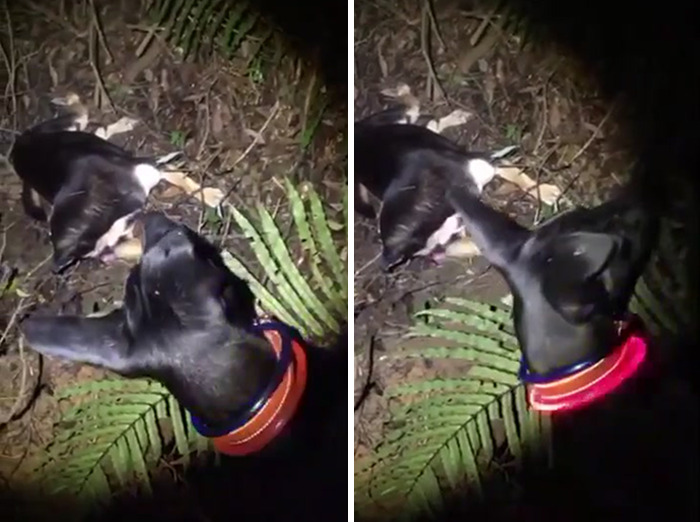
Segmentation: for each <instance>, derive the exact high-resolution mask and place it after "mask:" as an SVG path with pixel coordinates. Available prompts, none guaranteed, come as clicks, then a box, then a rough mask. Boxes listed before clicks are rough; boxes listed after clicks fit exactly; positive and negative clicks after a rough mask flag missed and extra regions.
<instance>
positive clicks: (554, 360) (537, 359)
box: [448, 186, 658, 375]
mask: <svg viewBox="0 0 700 522" xmlns="http://www.w3.org/2000/svg"><path fill="white" fill-rule="evenodd" d="M448 199H449V201H450V202H451V203H452V204H453V206H454V207H455V208H456V209H457V210H458V211H459V212H460V213H461V214H462V215H463V217H464V219H465V225H466V228H467V230H468V231H469V233H470V234H471V236H472V239H473V240H474V242H475V243H476V244H477V245H478V247H479V248H480V250H481V252H482V254H483V255H484V257H486V258H487V259H488V260H489V262H491V263H492V264H493V265H494V266H495V267H496V268H497V269H498V270H499V271H500V272H501V273H502V274H503V275H504V277H505V278H506V280H507V281H508V284H509V287H510V289H511V292H512V294H513V313H514V323H515V330H516V334H517V337H518V340H519V343H520V346H521V349H522V352H523V355H524V358H525V360H526V362H527V364H528V366H529V368H530V370H531V371H532V372H534V373H536V374H540V375H545V374H548V373H549V372H551V371H553V370H557V369H561V368H563V367H566V366H569V365H572V364H575V363H578V362H582V361H584V360H595V359H597V358H600V357H603V356H605V355H607V354H608V353H609V352H610V351H611V350H612V349H613V348H614V347H615V345H616V342H617V335H618V326H619V322H620V321H621V320H623V319H624V317H625V314H626V312H627V307H628V305H629V301H630V299H631V297H632V292H633V290H634V287H635V285H636V283H637V280H638V278H639V277H640V276H641V274H642V271H643V270H644V267H645V266H646V263H647V261H648V259H649V257H650V255H651V251H652V249H653V248H654V245H655V241H656V236H657V233H658V218H657V216H656V215H655V214H653V213H648V212H647V210H646V209H645V208H644V206H643V204H642V203H641V201H640V200H639V199H638V198H637V197H636V196H635V195H634V194H632V193H626V194H623V195H622V196H621V197H619V198H616V199H613V200H611V201H609V202H607V203H604V204H603V205H600V206H598V207H595V208H591V209H576V210H572V211H569V212H567V213H564V214H561V215H559V216H556V217H554V218H552V219H550V220H549V221H548V222H546V223H544V224H542V225H541V226H539V227H538V228H536V229H534V230H528V229H526V228H524V227H521V226H520V225H518V224H517V223H516V222H515V221H513V220H512V219H510V218H509V217H508V216H506V215H504V214H502V213H500V212H498V211H496V210H494V209H492V208H491V207H489V206H488V205H486V204H485V203H483V202H482V201H480V200H479V198H478V197H477V196H474V195H473V194H472V193H471V192H470V191H468V190H465V189H464V188H462V187H460V186H453V188H452V189H451V192H450V193H449V194H448Z"/></svg>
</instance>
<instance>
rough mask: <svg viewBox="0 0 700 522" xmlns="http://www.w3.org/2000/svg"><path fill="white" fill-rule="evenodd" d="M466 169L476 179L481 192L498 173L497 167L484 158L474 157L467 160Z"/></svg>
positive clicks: (475, 181)
mask: <svg viewBox="0 0 700 522" xmlns="http://www.w3.org/2000/svg"><path fill="white" fill-rule="evenodd" d="M465 170H466V172H467V174H469V175H470V176H471V177H472V179H473V180H474V183H475V184H476V186H477V189H478V190H479V193H481V192H482V191H483V190H484V187H485V186H486V185H488V184H489V182H490V181H491V180H492V179H493V178H494V176H495V175H496V169H495V168H494V167H493V165H491V164H490V163H489V162H488V161H486V160H483V159H472V160H469V161H467V164H466V165H465Z"/></svg>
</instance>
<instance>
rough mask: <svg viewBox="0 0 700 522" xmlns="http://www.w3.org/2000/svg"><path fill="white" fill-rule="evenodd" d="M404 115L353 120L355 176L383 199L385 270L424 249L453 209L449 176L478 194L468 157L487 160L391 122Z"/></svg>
mask: <svg viewBox="0 0 700 522" xmlns="http://www.w3.org/2000/svg"><path fill="white" fill-rule="evenodd" d="M402 115H403V117H405V109H403V110H398V109H389V110H388V111H384V112H381V113H378V114H375V115H372V116H370V117H368V118H367V119H365V120H362V121H360V122H357V123H355V179H356V181H357V182H358V183H360V184H362V185H363V186H364V187H366V188H367V189H368V190H369V192H370V193H371V194H373V195H374V196H375V197H377V198H379V199H380V200H381V201H382V205H381V209H380V212H379V231H380V236H381V239H382V247H383V251H382V258H383V265H384V267H385V268H386V269H390V268H392V267H394V266H396V265H398V264H400V263H402V262H404V261H407V260H408V259H410V258H411V257H413V256H414V255H415V254H416V253H417V252H419V251H420V250H422V249H423V248H424V247H425V246H426V241H427V240H428V238H429V237H430V235H431V234H432V233H433V232H435V231H436V230H438V229H439V228H440V226H441V225H442V224H443V223H444V222H445V220H446V219H447V218H449V217H450V216H452V215H454V214H455V211H454V209H453V208H451V207H450V205H449V204H448V203H447V202H446V201H445V199H444V194H445V191H446V189H447V187H448V186H449V185H450V182H451V179H452V177H454V176H456V177H458V178H460V179H465V180H467V184H468V186H469V187H470V190H471V191H472V192H473V193H474V194H476V195H478V194H479V192H480V191H479V187H478V186H477V185H476V183H475V182H474V180H473V179H472V178H471V177H470V176H468V175H467V172H469V162H470V161H471V160H474V159H484V160H486V159H488V157H487V156H486V155H484V154H479V153H470V152H467V151H465V150H464V149H463V148H462V147H460V146H459V145H457V144H455V143H453V142H452V141H450V140H449V139H447V138H445V137H443V136H441V135H439V134H437V133H435V132H433V131H431V130H429V129H427V128H425V127H421V126H418V125H412V124H401V123H390V122H391V121H397V120H401V119H402ZM356 190H357V189H356Z"/></svg>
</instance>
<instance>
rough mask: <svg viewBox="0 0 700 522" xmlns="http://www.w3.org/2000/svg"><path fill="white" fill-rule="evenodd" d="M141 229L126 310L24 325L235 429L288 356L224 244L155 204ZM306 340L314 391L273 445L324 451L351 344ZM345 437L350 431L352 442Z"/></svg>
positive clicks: (49, 348)
mask: <svg viewBox="0 0 700 522" xmlns="http://www.w3.org/2000/svg"><path fill="white" fill-rule="evenodd" d="M135 231H136V234H137V235H138V236H140V238H141V240H142V242H143V255H142V257H141V260H140V263H139V264H137V265H136V266H134V267H133V268H132V269H131V271H130V273H129V276H128V278H127V281H126V289H125V296H124V305H123V308H121V309H118V310H116V311H113V312H111V313H109V314H108V315H106V316H103V317H76V316H52V317H41V316H37V315H34V316H30V317H28V318H27V319H25V321H24V322H23V323H22V326H21V329H22V331H23V333H24V335H25V337H26V339H27V341H28V343H29V344H30V346H31V347H32V348H34V349H35V350H36V351H38V352H40V353H42V354H44V355H51V356H57V357H63V358H65V359H69V360H72V361H76V362H81V363H87V364H91V365H95V366H99V367H103V368H107V369H109V370H112V371H114V372H116V373H118V374H120V375H123V376H126V377H149V378H153V379H155V380H157V381H159V382H161V383H162V384H164V385H165V386H166V387H167V388H168V389H169V390H170V392H171V393H172V394H173V395H174V396H175V397H176V398H177V399H178V401H179V402H180V403H181V404H182V406H183V407H184V408H186V409H187V410H188V411H189V412H190V413H191V414H192V415H193V417H196V418H197V419H198V420H199V423H200V424H201V425H204V426H206V429H207V430H208V431H211V432H221V433H226V432H227V430H228V428H227V427H228V426H230V425H231V423H232V421H237V420H238V419H244V420H245V419H246V418H249V417H250V415H251V411H252V408H251V405H252V404H257V403H260V402H261V401H264V400H265V399H267V398H269V396H270V393H271V392H272V391H274V388H275V386H272V388H271V385H274V384H276V379H277V378H278V377H279V373H280V368H281V360H282V359H283V357H282V356H279V357H278V356H277V355H276V353H275V350H274V349H273V346H272V345H271V344H270V341H269V340H268V338H267V337H266V336H265V335H264V334H263V333H261V332H260V331H259V330H256V328H255V327H254V325H255V324H256V313H255V308H254V297H253V294H252V292H251V291H250V289H249V287H248V285H247V284H246V283H245V282H244V281H242V280H241V279H239V278H238V277H236V276H235V275H234V274H233V273H232V272H230V271H229V270H228V268H227V267H226V266H225V264H224V262H223V260H222V259H221V256H220V254H219V252H218V250H217V249H216V247H214V246H213V245H212V244H210V243H209V242H208V241H206V240H205V239H204V238H202V237H201V236H199V235H197V234H196V233H195V232H193V231H192V230H190V229H189V228H188V227H186V226H184V225H179V224H177V223H175V222H173V221H171V220H170V219H168V218H167V217H165V216H164V215H162V214H159V213H154V212H149V213H145V214H143V215H141V216H139V218H138V220H137V222H136V227H135ZM306 348H307V349H306V360H307V373H308V375H309V376H310V377H309V378H308V379H307V382H308V384H307V387H306V391H305V392H304V394H303V395H302V400H301V401H300V404H299V407H298V409H297V412H296V414H295V415H294V417H292V420H291V421H290V422H289V423H288V425H287V428H288V429H287V430H286V432H287V433H288V436H281V437H280V440H281V441H282V442H278V441H277V439H275V440H274V441H273V443H271V444H270V445H269V450H268V453H271V454H280V453H285V452H287V450H285V449H284V448H294V449H295V450H298V449H299V447H304V446H307V445H309V446H310V447H311V448H314V449H313V450H312V451H317V450H318V448H319V446H320V443H319V442H318V439H319V438H320V439H324V438H325V437H326V435H327V434H328V429H327V428H326V426H328V422H327V421H328V420H329V419H330V418H332V416H333V415H334V413H333V410H334V409H336V406H337V404H338V402H339V401H340V402H341V403H342V405H343V407H341V409H340V411H341V412H342V414H343V415H342V418H343V419H347V415H346V409H345V408H344V406H345V396H346V389H347V386H344V385H342V384H341V383H342V382H344V381H346V379H345V376H346V375H347V359H346V357H345V356H344V355H343V354H342V353H341V352H342V350H329V349H321V348H314V347H310V346H308V345H306ZM346 351H347V343H346ZM281 369H282V370H283V371H284V370H286V368H281ZM340 376H343V377H340ZM334 394H335V395H336V397H335V398H333V397H334ZM338 394H340V395H338ZM331 424H333V425H334V426H337V422H333V423H331ZM344 424H347V422H346V421H345V422H344ZM341 427H342V426H341ZM330 429H331V430H332V429H334V428H333V427H331V428H330ZM216 436H219V435H216ZM346 437H347V431H346V430H343V432H342V447H343V448H345V447H346V446H347V444H346V442H347V439H346ZM343 458H345V453H344V452H343Z"/></svg>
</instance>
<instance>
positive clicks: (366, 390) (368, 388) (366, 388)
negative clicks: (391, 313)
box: [354, 335, 375, 411]
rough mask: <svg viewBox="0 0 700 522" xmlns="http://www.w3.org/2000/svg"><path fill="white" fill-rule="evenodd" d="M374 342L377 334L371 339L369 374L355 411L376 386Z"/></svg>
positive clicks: (368, 359) (356, 402)
mask: <svg viewBox="0 0 700 522" xmlns="http://www.w3.org/2000/svg"><path fill="white" fill-rule="evenodd" d="M374 343H375V336H374V335H373V336H372V337H371V338H370V340H369V353H368V357H367V375H366V377H365V383H364V384H363V385H362V391H361V392H360V396H359V397H358V398H357V400H356V401H355V410H354V411H357V410H359V409H360V406H362V403H363V402H365V399H367V397H369V392H370V391H372V388H373V387H374V383H373V382H372V376H373V373H374V371H373V370H374Z"/></svg>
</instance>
